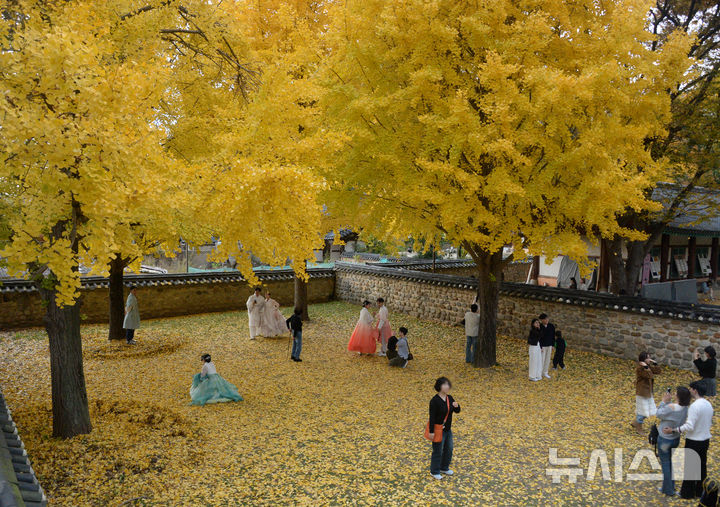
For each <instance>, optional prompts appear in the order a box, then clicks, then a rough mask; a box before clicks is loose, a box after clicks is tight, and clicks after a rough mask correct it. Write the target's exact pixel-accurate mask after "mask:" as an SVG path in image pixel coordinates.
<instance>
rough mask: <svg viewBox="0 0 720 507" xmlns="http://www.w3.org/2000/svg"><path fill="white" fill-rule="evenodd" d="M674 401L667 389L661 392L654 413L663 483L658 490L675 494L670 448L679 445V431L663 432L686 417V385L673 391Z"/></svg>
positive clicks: (687, 402)
mask: <svg viewBox="0 0 720 507" xmlns="http://www.w3.org/2000/svg"><path fill="white" fill-rule="evenodd" d="M675 400H676V403H671V401H672V394H670V389H668V390H667V391H666V392H665V394H663V397H662V401H661V402H660V405H658V408H657V413H656V414H655V415H656V416H657V418H658V419H660V424H659V425H658V432H659V434H658V440H657V453H658V458H660V465H661V466H662V472H663V483H662V488H660V492H661V493H663V494H665V495H668V496H675V481H673V472H672V450H673V449H675V448H676V447H677V446H678V445H680V433H679V432H677V431H673V432H672V433H665V431H664V430H665V428H673V429H674V428H677V427H678V426H680V425H682V424H683V423H684V422H685V419H687V413H688V407H689V406H690V390H689V389H688V388H687V387H682V386H680V387H678V388H677V390H676V391H675Z"/></svg>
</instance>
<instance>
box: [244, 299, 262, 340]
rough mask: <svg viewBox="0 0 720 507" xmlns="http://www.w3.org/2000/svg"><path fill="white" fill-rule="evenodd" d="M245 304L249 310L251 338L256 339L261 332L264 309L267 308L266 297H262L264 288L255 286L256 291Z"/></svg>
mask: <svg viewBox="0 0 720 507" xmlns="http://www.w3.org/2000/svg"><path fill="white" fill-rule="evenodd" d="M245 306H247V311H248V324H249V325H250V339H251V340H254V339H255V337H256V336H257V335H258V333H259V332H260V326H261V325H262V315H263V310H264V309H265V298H264V297H262V289H260V287H255V293H254V294H252V295H251V296H250V297H249V298H248V300H247V303H245Z"/></svg>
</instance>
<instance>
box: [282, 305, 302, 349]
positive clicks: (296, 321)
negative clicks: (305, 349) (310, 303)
mask: <svg viewBox="0 0 720 507" xmlns="http://www.w3.org/2000/svg"><path fill="white" fill-rule="evenodd" d="M301 315H302V308H295V312H294V313H293V314H292V316H291V317H290V318H289V319H288V320H286V321H285V324H286V325H287V327H288V329H289V330H290V332H291V333H292V337H293V346H292V353H291V354H290V359H292V360H293V361H295V362H296V363H299V362H301V361H302V359H300V352H302V318H301Z"/></svg>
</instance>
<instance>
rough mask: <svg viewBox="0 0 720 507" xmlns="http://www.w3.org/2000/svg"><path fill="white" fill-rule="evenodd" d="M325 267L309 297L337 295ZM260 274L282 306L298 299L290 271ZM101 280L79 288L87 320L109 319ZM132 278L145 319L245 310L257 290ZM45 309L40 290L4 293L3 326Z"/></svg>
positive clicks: (35, 321)
mask: <svg viewBox="0 0 720 507" xmlns="http://www.w3.org/2000/svg"><path fill="white" fill-rule="evenodd" d="M326 271H327V272H326V273H324V274H323V275H322V276H319V275H316V276H311V278H310V281H309V283H308V300H309V302H311V303H319V302H324V301H329V300H331V299H332V298H333V294H334V290H335V277H334V275H333V274H332V272H331V271H330V270H326ZM260 279H261V283H262V285H263V289H267V290H269V291H270V293H271V295H272V297H273V299H275V300H277V301H278V302H279V303H280V304H281V305H283V306H290V305H292V304H293V299H294V280H293V277H292V275H291V274H289V273H278V272H276V273H275V274H273V275H271V276H270V277H269V278H265V279H263V276H260ZM102 280H104V279H100V281H99V282H98V283H97V284H94V285H93V284H84V286H83V289H82V290H81V292H80V301H81V304H82V307H81V310H80V312H81V316H82V319H83V322H85V323H106V322H107V321H108V312H109V298H108V288H107V281H106V280H105V281H104V282H103V281H102ZM222 280H225V281H222ZM174 282H178V283H174ZM132 283H134V284H136V285H137V286H138V295H137V297H138V304H139V306H140V317H141V319H153V318H159V317H173V316H178V315H190V314H195V313H208V312H224V311H231V310H245V301H246V300H247V298H248V296H249V295H250V294H251V292H252V288H251V287H250V286H249V285H248V283H247V282H246V281H245V280H243V279H242V278H241V277H239V276H237V275H236V274H233V275H228V276H224V277H211V278H210V277H207V278H206V277H204V276H202V275H197V276H191V277H178V276H177V275H175V276H172V275H170V276H152V277H142V276H132V277H126V285H130V284H132ZM44 313H45V312H44V309H43V307H42V304H41V302H40V296H39V294H38V292H37V291H35V290H31V289H26V290H3V291H2V292H0V330H3V329H13V328H15V329H17V328H23V327H33V326H42V325H43V316H44Z"/></svg>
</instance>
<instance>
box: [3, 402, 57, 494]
mask: <svg viewBox="0 0 720 507" xmlns="http://www.w3.org/2000/svg"><path fill="white" fill-rule="evenodd" d="M0 430H1V431H0V506H2V507H16V506H17V507H22V506H28V507H36V506H44V505H47V499H46V497H45V493H44V492H43V490H42V488H41V487H40V484H39V483H38V480H37V477H35V472H34V471H33V469H32V466H30V461H29V460H28V457H27V454H26V453H25V446H24V445H23V443H22V440H20V436H19V435H18V432H17V427H16V426H15V423H14V422H13V420H12V416H11V415H10V409H9V408H8V406H7V404H6V403H5V398H4V397H3V394H2V391H0Z"/></svg>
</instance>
